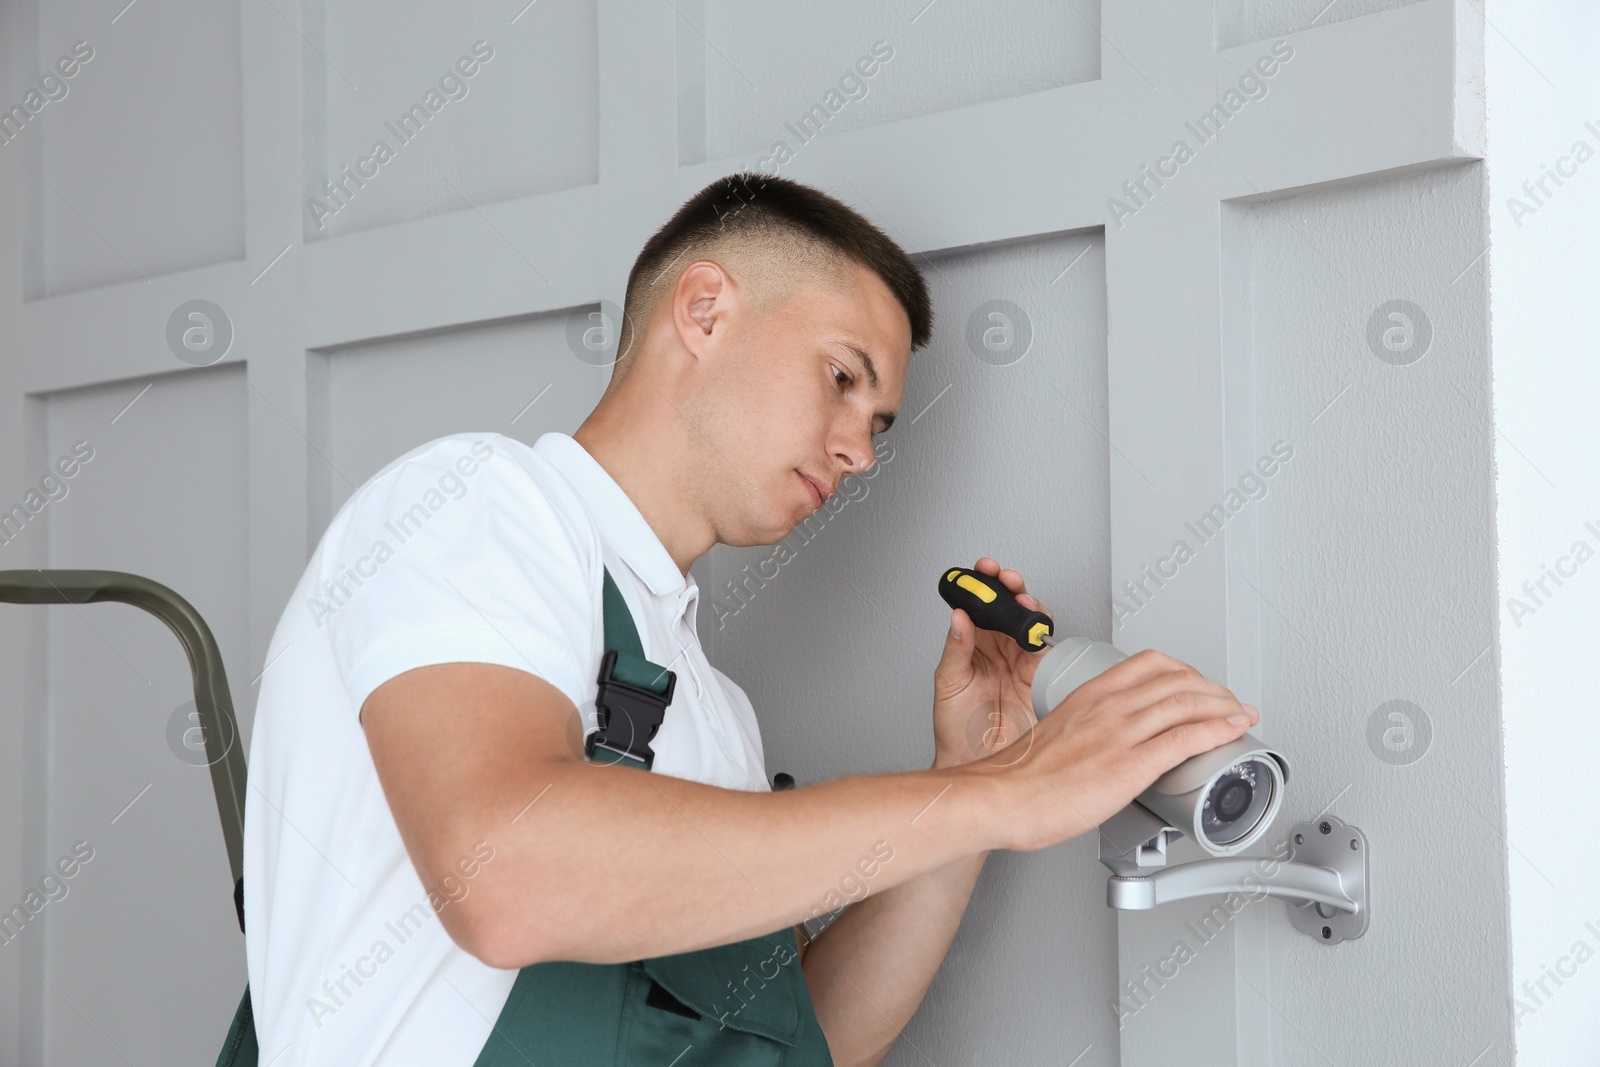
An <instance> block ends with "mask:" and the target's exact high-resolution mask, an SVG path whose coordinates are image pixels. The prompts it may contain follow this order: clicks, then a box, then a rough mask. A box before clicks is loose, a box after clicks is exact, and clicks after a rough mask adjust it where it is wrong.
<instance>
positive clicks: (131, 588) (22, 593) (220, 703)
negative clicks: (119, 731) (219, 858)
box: [0, 570, 245, 930]
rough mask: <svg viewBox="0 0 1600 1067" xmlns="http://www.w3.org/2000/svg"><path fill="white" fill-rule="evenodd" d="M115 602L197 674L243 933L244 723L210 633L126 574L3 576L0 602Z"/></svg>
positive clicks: (182, 608)
mask: <svg viewBox="0 0 1600 1067" xmlns="http://www.w3.org/2000/svg"><path fill="white" fill-rule="evenodd" d="M99 601H117V602H121V603H124V604H132V605H133V606H134V607H137V608H143V609H144V610H145V611H148V612H149V613H150V614H152V615H154V616H155V617H156V618H158V619H160V620H161V621H162V622H164V623H166V624H167V628H168V629H170V630H171V631H172V632H173V633H174V634H176V635H177V638H178V641H179V643H180V644H182V645H183V650H184V652H185V653H186V654H187V655H188V657H189V669H190V671H191V672H192V673H193V675H194V703H195V708H196V710H197V711H198V712H199V715H200V726H201V729H202V731H203V732H204V734H205V742H206V760H207V762H208V763H209V764H210V766H211V787H212V789H213V791H214V792H215V793H216V796H217V815H218V817H219V818H220V819H221V820H222V840H223V843H224V844H225V845H226V846H227V849H228V868H229V870H230V871H231V872H232V874H233V902H234V908H235V909H236V910H237V912H238V916H239V929H240V930H243V929H244V790H245V760H244V746H243V745H242V744H240V743H239V741H240V739H239V720H238V719H237V718H236V717H235V715H234V713H233V697H232V696H231V695H230V694H229V692H228V678H227V674H226V672H225V671H224V670H223V667H222V653H221V652H220V651H219V650H218V648H217V641H216V638H215V637H213V636H212V634H211V628H210V627H209V626H207V625H206V621H205V620H204V619H203V618H201V617H200V613H199V612H198V611H196V610H195V609H194V605H192V604H190V603H189V602H188V601H187V600H185V599H184V598H183V597H181V596H179V595H178V594H177V593H175V592H173V591H172V590H171V589H169V588H167V587H166V586H164V585H162V584H161V583H160V582H155V581H151V580H150V579H149V578H145V577H142V576H141V575H137V574H130V573H128V572H126V571H95V570H11V571H0V603H11V604H93V603H96V602H99Z"/></svg>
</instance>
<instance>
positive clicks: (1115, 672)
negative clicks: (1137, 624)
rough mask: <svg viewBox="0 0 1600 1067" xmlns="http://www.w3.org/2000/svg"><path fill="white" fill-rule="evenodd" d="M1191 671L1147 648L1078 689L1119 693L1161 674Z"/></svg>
mask: <svg viewBox="0 0 1600 1067" xmlns="http://www.w3.org/2000/svg"><path fill="white" fill-rule="evenodd" d="M1192 670H1194V668H1193V667H1190V666H1189V665H1188V664H1187V663H1184V662H1183V661H1182V660H1176V659H1173V658H1172V657H1171V656H1169V655H1166V654H1165V653H1163V652H1157V651H1156V650H1155V649H1153V648H1147V649H1145V650H1144V651H1142V652H1135V653H1134V654H1133V655H1131V656H1129V657H1128V658H1127V659H1125V660H1122V661H1121V662H1120V663H1117V664H1116V665H1115V666H1112V667H1110V668H1108V669H1106V670H1105V671H1103V672H1101V673H1100V674H1097V675H1095V676H1094V677H1093V678H1091V679H1089V680H1088V681H1087V682H1084V683H1083V684H1082V685H1081V686H1079V687H1078V688H1079V689H1082V690H1084V691H1086V692H1090V693H1101V692H1120V691H1122V690H1126V689H1131V688H1133V687H1134V686H1138V685H1142V684H1144V683H1145V682H1148V681H1150V680H1151V679H1152V678H1156V677H1158V676H1160V675H1163V674H1171V673H1172V672H1173V671H1192ZM1091 687H1092V688H1091Z"/></svg>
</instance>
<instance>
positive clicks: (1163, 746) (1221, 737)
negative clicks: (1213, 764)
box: [1132, 718, 1249, 780]
mask: <svg viewBox="0 0 1600 1067" xmlns="http://www.w3.org/2000/svg"><path fill="white" fill-rule="evenodd" d="M1248 729H1249V726H1248V725H1239V724H1235V723H1231V722H1229V721H1228V720H1227V719H1225V718H1223V719H1204V720H1201V721H1198V722H1182V723H1179V724H1178V725H1176V726H1174V727H1172V728H1171V729H1170V730H1165V731H1163V732H1161V733H1159V734H1156V735H1155V736H1154V737H1152V738H1150V739H1149V740H1147V741H1144V742H1141V743H1140V744H1138V745H1135V746H1134V747H1133V749H1132V752H1133V755H1134V756H1135V757H1136V758H1137V759H1139V760H1140V761H1141V762H1145V761H1147V762H1145V766H1146V768H1147V770H1148V772H1149V773H1150V776H1151V780H1154V779H1155V778H1157V777H1159V776H1161V775H1162V774H1165V773H1166V772H1167V771H1169V770H1171V769H1172V768H1173V767H1176V766H1177V765H1178V764H1180V763H1182V762H1183V761H1184V760H1186V759H1188V758H1189V757H1191V756H1198V755H1199V754H1200V753H1202V752H1210V751H1211V750H1212V749H1214V748H1217V747H1218V746H1220V745H1225V744H1227V743H1228V742H1230V741H1236V740H1238V739H1239V738H1240V737H1242V736H1244V734H1245V731H1246V730H1248Z"/></svg>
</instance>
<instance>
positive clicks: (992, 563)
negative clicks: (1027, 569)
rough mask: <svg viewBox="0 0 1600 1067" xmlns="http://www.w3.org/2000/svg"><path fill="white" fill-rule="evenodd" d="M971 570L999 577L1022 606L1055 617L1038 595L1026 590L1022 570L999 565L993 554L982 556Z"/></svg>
mask: <svg viewBox="0 0 1600 1067" xmlns="http://www.w3.org/2000/svg"><path fill="white" fill-rule="evenodd" d="M972 567H973V570H977V571H982V572H983V573H984V574H987V575H989V576H990V577H992V578H999V579H1000V581H1001V583H1002V584H1003V585H1004V586H1005V587H1006V588H1007V589H1009V590H1011V592H1012V594H1013V595H1015V596H1016V598H1017V600H1019V601H1020V602H1021V603H1022V606H1023V607H1026V608H1032V609H1034V610H1035V611H1042V612H1044V613H1045V614H1046V615H1049V616H1050V617H1051V618H1052V619H1053V618H1055V613H1054V612H1052V611H1051V610H1050V609H1049V608H1047V607H1045V606H1044V604H1043V603H1042V602H1041V601H1040V600H1039V598H1038V597H1036V596H1034V595H1033V594H1032V593H1029V592H1028V591H1027V583H1026V582H1024V581H1023V580H1022V572H1021V571H1019V570H1017V569H1016V568H1014V567H1001V566H1000V561H999V560H997V559H995V558H994V557H993V556H983V557H982V558H980V559H979V560H978V561H977V562H976V563H974V564H973V565H972Z"/></svg>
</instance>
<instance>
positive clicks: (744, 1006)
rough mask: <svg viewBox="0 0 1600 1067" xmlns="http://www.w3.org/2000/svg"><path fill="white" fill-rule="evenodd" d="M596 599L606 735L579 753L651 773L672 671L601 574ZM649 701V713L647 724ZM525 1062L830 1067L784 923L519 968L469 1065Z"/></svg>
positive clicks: (570, 1066) (584, 1066)
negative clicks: (681, 945)
mask: <svg viewBox="0 0 1600 1067" xmlns="http://www.w3.org/2000/svg"><path fill="white" fill-rule="evenodd" d="M603 605H604V611H605V644H606V653H605V655H604V657H603V658H602V660H601V668H600V682H601V693H600V695H599V696H597V697H596V700H595V703H596V711H597V713H598V719H599V721H600V723H601V726H602V732H605V733H608V734H609V736H608V737H606V738H605V739H603V740H601V741H598V742H597V741H595V738H596V737H597V736H598V735H597V734H590V735H589V741H588V742H586V744H585V752H587V753H589V754H590V756H591V759H592V760H593V762H597V763H598V762H606V763H620V764H622V765H624V766H632V767H638V768H640V769H643V770H649V769H650V765H651V762H652V761H653V760H654V758H655V754H654V753H653V752H651V751H650V747H649V745H648V743H647V742H648V741H649V740H650V739H651V738H652V737H654V736H655V731H656V728H657V727H659V726H660V724H661V720H662V717H663V715H664V713H665V710H666V707H667V704H668V703H670V701H671V699H672V691H673V687H674V685H675V683H676V676H675V675H674V674H673V672H672V671H669V670H667V669H665V668H664V667H660V666H657V665H656V664H654V663H651V662H650V661H649V660H647V659H645V658H644V649H643V647H642V646H641V645H640V643H639V633H638V630H637V628H636V627H635V626H634V622H633V616H632V614H631V613H630V612H629V611H628V605H627V603H626V602H625V601H624V600H623V599H622V594H621V592H620V591H619V590H618V589H617V586H616V583H615V582H614V581H613V580H612V578H611V572H610V571H609V570H607V571H606V572H605V581H604V599H603ZM618 694H620V697H619V696H618ZM606 704H609V707H605V706H602V705H606ZM653 708H659V713H655V714H654V718H653V719H652V717H651V716H652V710H651V709H653ZM608 713H609V721H608ZM624 716H628V718H624ZM608 725H609V730H607V729H606V727H607V726H608ZM596 753H599V755H600V758H598V759H596V758H594V757H595V754H596ZM595 845H596V847H597V848H613V847H633V846H630V845H627V844H624V843H618V842H608V841H597V842H596V843H595ZM580 876H581V875H580ZM529 1063H535V1064H538V1065H539V1067H544V1065H546V1064H549V1065H550V1067H666V1065H667V1064H672V1065H673V1067H833V1057H832V1055H831V1053H830V1052H829V1050H828V1043H827V1040H826V1039H825V1038H824V1037H823V1034H822V1028H821V1026H819V1025H818V1023H817V1017H816V1013H815V1011H814V1010H813V1007H812V1003H811V994H810V991H809V990H808V989H807V988H806V980H805V972H804V971H802V970H801V968H800V957H799V953H798V952H797V950H796V948H795V940H794V929H793V928H792V927H790V926H784V927H783V928H782V929H779V930H775V931H773V932H772V933H770V934H762V935H759V936H757V937H752V938H747V939H746V940H744V941H736V942H733V943H732V944H726V945H714V946H712V947H711V948H705V949H699V950H697V951H693V952H681V953H677V954H674V955H671V956H657V957H654V958H652V959H646V960H635V961H634V962H632V963H578V962H573V961H569V960H552V961H548V962H545V963H534V964H529V965H528V966H526V967H524V968H522V969H521V970H520V971H518V972H517V980H516V982H515V983H514V984H513V985H512V987H511V995H510V996H509V997H507V998H506V1003H505V1006H504V1007H503V1008H502V1009H501V1011H500V1016H499V1018H498V1019H496V1020H495V1024H494V1030H493V1032H491V1034H490V1035H489V1039H488V1041H487V1042H485V1044H484V1046H483V1051H482V1052H481V1053H479V1055H478V1059H477V1061H476V1063H475V1067H526V1065H527V1064H529Z"/></svg>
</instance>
